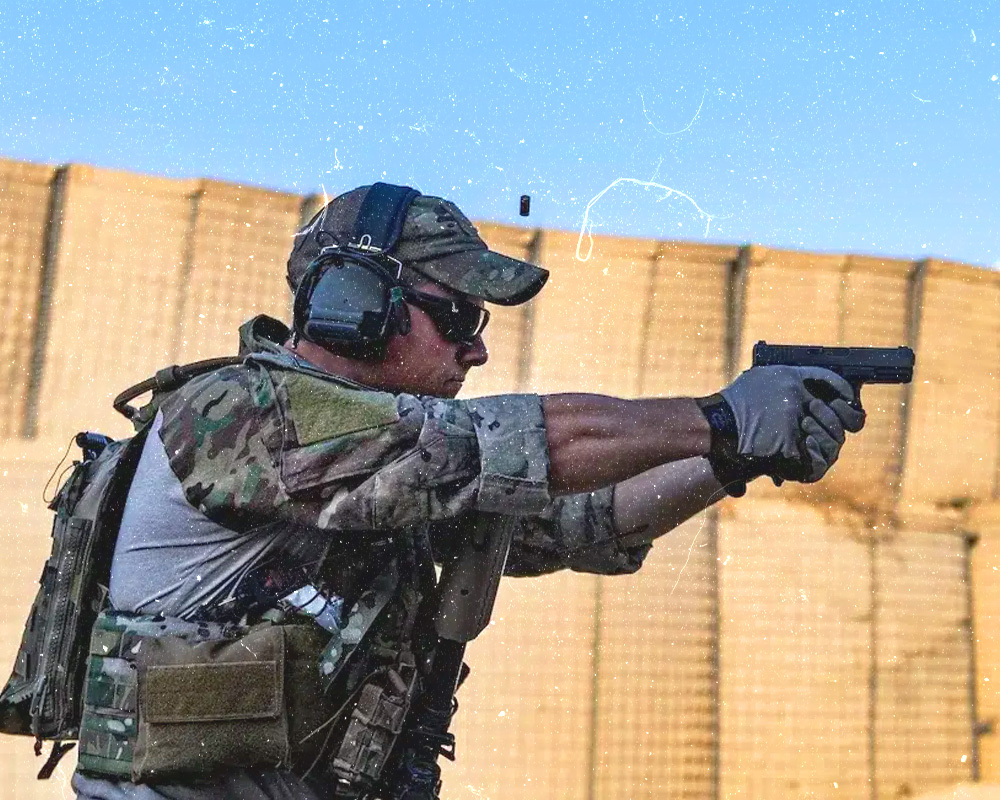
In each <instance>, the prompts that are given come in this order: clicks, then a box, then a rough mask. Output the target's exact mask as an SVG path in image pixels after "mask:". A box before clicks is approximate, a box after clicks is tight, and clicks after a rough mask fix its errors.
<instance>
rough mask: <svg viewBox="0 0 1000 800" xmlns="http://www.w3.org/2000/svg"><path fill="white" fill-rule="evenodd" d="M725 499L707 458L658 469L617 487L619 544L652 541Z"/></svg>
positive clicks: (616, 518)
mask: <svg viewBox="0 0 1000 800" xmlns="http://www.w3.org/2000/svg"><path fill="white" fill-rule="evenodd" d="M725 496H726V491H725V489H724V488H723V487H722V484H720V483H719V481H718V480H716V478H715V475H714V474H713V473H712V468H711V467H710V466H709V464H708V460H707V459H704V458H687V459H684V460H683V461H674V462H673V463H670V464H664V465H662V466H659V467H654V468H653V469H651V470H647V471H646V472H644V473H642V474H641V475H637V476H636V477H634V478H630V479H629V480H626V481H622V482H621V483H619V484H618V485H617V486H616V487H615V495H614V520H615V529H616V530H617V532H618V538H619V541H621V543H622V544H623V545H625V546H629V547H631V546H635V545H640V544H643V543H645V542H652V541H653V540H654V539H655V538H657V537H658V536H662V535H663V534H665V533H667V532H669V531H671V530H673V529H674V528H676V527H677V526H678V525H680V524H681V523H682V522H684V521H685V520H687V519H690V518H691V517H693V516H694V515H695V514H697V513H698V512H699V511H703V510H704V509H706V508H708V507H709V506H710V505H712V504H713V503H715V502H717V501H719V500H721V499H722V498H723V497H725Z"/></svg>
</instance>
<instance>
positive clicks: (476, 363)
mask: <svg viewBox="0 0 1000 800" xmlns="http://www.w3.org/2000/svg"><path fill="white" fill-rule="evenodd" d="M456 355H457V356H458V363H459V364H461V365H462V366H463V367H465V368H466V369H469V368H471V367H481V366H482V365H483V364H485V363H486V362H487V361H488V360H489V357H490V354H489V351H488V350H487V349H486V342H484V341H483V337H482V336H477V337H476V338H475V339H473V340H472V342H470V343H469V344H463V345H462V346H461V347H460V348H459V349H458V353H457V354H456Z"/></svg>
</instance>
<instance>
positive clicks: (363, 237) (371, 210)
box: [351, 183, 420, 253]
mask: <svg viewBox="0 0 1000 800" xmlns="http://www.w3.org/2000/svg"><path fill="white" fill-rule="evenodd" d="M418 197H420V192H418V191H417V190H416V189H412V188H410V187H409V186H396V185H395V184H392V183H374V184H372V187H371V188H370V189H369V190H368V194H366V195H365V199H364V202H363V203H362V204H361V208H360V210H359V211H358V216H357V219H356V220H355V221H354V236H353V238H352V240H351V243H352V244H354V245H361V246H362V247H364V248H375V249H377V250H379V251H381V252H383V253H388V252H389V251H390V250H392V248H393V247H395V246H396V242H398V241H399V236H400V234H401V233H402V232H403V222H404V221H405V220H406V212H407V210H408V209H409V207H410V203H412V202H413V201H414V200H415V199H416V198H418Z"/></svg>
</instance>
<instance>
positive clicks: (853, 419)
mask: <svg viewBox="0 0 1000 800" xmlns="http://www.w3.org/2000/svg"><path fill="white" fill-rule="evenodd" d="M698 405H699V406H700V407H701V409H702V412H703V413H704V414H705V417H706V419H708V422H709V425H710V426H711V428H712V450H711V453H710V455H709V462H710V463H711V465H712V469H713V471H714V472H715V475H716V478H717V479H718V480H719V482H720V483H722V484H723V486H725V487H726V491H727V492H728V493H729V494H731V495H733V496H734V497H741V496H742V495H743V494H744V493H745V492H746V482H747V481H748V480H753V479H754V478H756V477H759V476H760V475H770V476H771V477H772V478H773V479H774V482H775V484H776V485H780V484H781V482H782V481H783V480H793V481H801V482H803V483H812V482H814V481H818V480H819V479H820V478H822V477H823V476H824V475H825V474H826V472H827V470H829V469H830V467H831V466H832V465H833V464H834V462H836V460H837V458H838V456H839V455H840V448H841V446H842V445H843V444H844V438H845V433H844V431H845V430H847V431H851V432H852V433H853V432H857V431H859V430H861V428H862V427H863V426H864V424H865V412H864V410H863V409H862V408H861V405H860V402H859V401H858V399H857V397H856V394H855V392H854V389H853V387H852V386H851V384H850V383H848V382H847V381H845V380H844V379H843V378H841V377H840V376H839V375H837V374H836V373H834V372H831V371H829V370H825V369H821V368H819V367H754V368H752V369H749V370H747V371H746V372H744V373H743V374H742V375H740V376H739V377H738V378H737V379H736V380H735V381H734V382H733V384H732V385H731V386H728V387H727V388H725V389H723V390H722V391H721V392H720V393H719V394H716V395H712V396H710V397H706V398H702V399H700V400H698Z"/></svg>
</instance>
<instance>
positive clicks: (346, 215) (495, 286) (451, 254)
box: [288, 186, 549, 306]
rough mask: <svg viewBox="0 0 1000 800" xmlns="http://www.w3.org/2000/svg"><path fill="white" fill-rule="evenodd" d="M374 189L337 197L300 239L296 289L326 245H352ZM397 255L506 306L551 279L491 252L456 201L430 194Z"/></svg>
mask: <svg viewBox="0 0 1000 800" xmlns="http://www.w3.org/2000/svg"><path fill="white" fill-rule="evenodd" d="M369 188H370V187H368V186H361V187H359V188H357V189H352V190H351V191H349V192H347V193H346V194H342V195H340V196H338V197H335V198H333V200H331V201H330V202H329V203H327V204H326V206H324V207H323V208H322V209H320V210H319V211H318V212H317V213H316V215H315V216H314V217H313V218H312V219H311V220H310V221H309V223H308V224H307V225H305V226H304V227H303V228H302V229H301V230H300V231H299V232H298V233H297V234H296V235H295V245H294V246H293V248H292V253H291V255H290V256H289V257H288V283H289V285H290V286H291V287H292V289H293V290H294V288H295V287H297V286H298V285H299V281H300V280H302V276H303V275H304V274H305V272H306V269H307V268H308V267H309V265H310V264H311V263H312V262H313V260H315V258H316V257H317V256H318V255H319V253H320V251H321V250H322V249H323V248H324V247H328V246H330V245H347V244H351V241H350V240H351V235H352V233H353V231H354V221H355V219H356V218H357V216H358V211H359V210H360V208H361V203H362V202H363V201H364V199H365V195H367V194H368V189H369ZM392 256H393V257H394V258H398V259H399V260H400V261H402V262H403V264H405V265H406V266H407V267H409V268H410V269H412V270H414V271H416V272H418V273H420V274H421V275H424V276H426V277H428V278H430V279H431V280H433V281H436V282H437V283H440V284H442V285H444V286H446V287H448V288H449V289H453V290H454V291H456V292H461V293H462V294H467V295H470V296H472V297H479V298H482V299H483V300H485V301H486V302H488V303H497V304H499V305H503V306H513V305H517V304H518V303H523V302H525V301H527V300H530V299H531V298H532V297H534V296H535V295H536V294H538V292H539V291H540V290H541V288H542V286H543V285H544V284H545V281H546V280H547V279H548V277H549V273H548V271H547V270H544V269H541V268H540V267H536V266H535V265H534V264H529V263H528V262H527V261H520V260H518V259H516V258H509V257H508V256H505V255H502V254H500V253H496V252H494V251H492V250H490V249H489V248H488V247H487V246H486V243H485V242H484V241H483V240H482V239H481V238H480V236H479V233H478V232H477V231H476V228H475V226H474V225H473V224H472V223H471V222H470V221H469V220H468V218H467V217H466V216H465V215H464V214H463V213H462V212H461V211H459V209H458V207H457V206H456V205H455V204H454V203H452V202H450V201H448V200H443V199H442V198H440V197H431V196H429V195H420V196H419V197H417V198H416V199H415V200H414V201H413V203H412V204H411V205H410V208H409V210H408V211H407V213H406V220H405V221H404V223H403V230H402V233H401V234H400V237H399V241H398V242H397V243H396V246H395V247H394V248H393V250H392Z"/></svg>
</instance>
